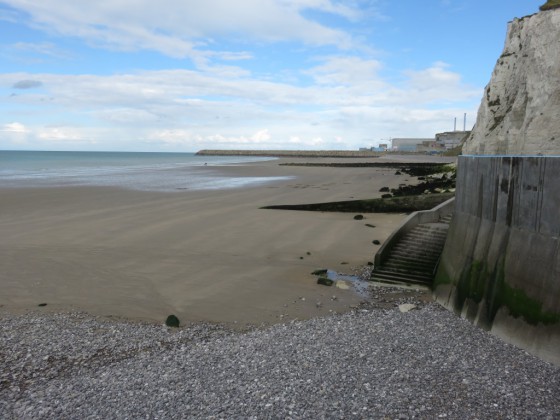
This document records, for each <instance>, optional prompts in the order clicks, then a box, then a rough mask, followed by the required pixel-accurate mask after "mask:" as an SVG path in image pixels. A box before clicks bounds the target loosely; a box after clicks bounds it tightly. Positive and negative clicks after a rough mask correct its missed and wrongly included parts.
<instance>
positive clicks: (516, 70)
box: [463, 8, 560, 155]
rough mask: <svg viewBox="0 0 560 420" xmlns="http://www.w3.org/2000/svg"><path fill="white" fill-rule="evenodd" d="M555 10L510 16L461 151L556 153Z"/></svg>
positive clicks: (558, 59)
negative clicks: (489, 78)
mask: <svg viewBox="0 0 560 420" xmlns="http://www.w3.org/2000/svg"><path fill="white" fill-rule="evenodd" d="M559 115H560V9H558V8H556V9H551V10H546V11H542V12H540V13H537V14H535V15H531V16H527V17H525V18H523V19H515V20H513V21H512V22H510V24H509V27H508V33H507V39H506V43H505V47H504V51H503V53H502V55H501V56H500V58H499V59H498V62H497V64H496V67H495V69H494V72H493V74H492V78H491V80H490V83H489V84H488V86H487V87H486V89H485V93H484V97H483V99H482V103H481V105H480V108H479V111H478V116H477V121H476V125H475V127H474V129H473V131H472V133H471V135H470V136H469V137H468V139H467V141H466V142H465V145H464V147H463V154H473V155H484V154H491V155H497V154H508V155H513V154H514V155H535V154H542V155H557V154H560V118H559Z"/></svg>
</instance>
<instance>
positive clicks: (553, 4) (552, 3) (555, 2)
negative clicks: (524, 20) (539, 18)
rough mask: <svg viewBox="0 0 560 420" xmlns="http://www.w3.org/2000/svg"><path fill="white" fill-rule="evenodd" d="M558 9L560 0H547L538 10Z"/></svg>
mask: <svg viewBox="0 0 560 420" xmlns="http://www.w3.org/2000/svg"><path fill="white" fill-rule="evenodd" d="M558 7H560V0H548V1H547V2H546V3H545V4H543V5H542V6H541V7H539V9H540V10H551V9H556V8H558Z"/></svg>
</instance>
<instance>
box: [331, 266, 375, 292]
mask: <svg viewBox="0 0 560 420" xmlns="http://www.w3.org/2000/svg"><path fill="white" fill-rule="evenodd" d="M327 278H328V279H330V280H332V281H334V284H333V286H334V287H337V288H339V289H342V290H347V289H350V288H351V289H353V290H354V292H356V293H357V294H358V295H359V296H361V297H363V298H369V297H370V296H369V282H368V281H366V280H362V279H361V278H360V277H358V276H352V275H348V274H340V273H338V272H336V271H334V270H327Z"/></svg>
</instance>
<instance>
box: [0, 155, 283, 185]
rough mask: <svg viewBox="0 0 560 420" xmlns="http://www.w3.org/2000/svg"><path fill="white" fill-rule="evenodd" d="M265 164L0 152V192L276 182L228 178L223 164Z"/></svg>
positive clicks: (200, 158) (222, 159) (248, 159)
mask: <svg viewBox="0 0 560 420" xmlns="http://www.w3.org/2000/svg"><path fill="white" fill-rule="evenodd" d="M263 160H269V158H261V157H243V156H239V157H238V156H225V157H222V156H196V155H194V154H193V153H129V152H27V151H25V152H24V151H0V187H52V186H77V185H96V186H113V187H122V188H129V189H137V190H148V191H181V190H185V189H187V190H205V189H225V188H237V187H243V186H249V185H257V184H262V183H266V182H271V181H275V180H279V179H282V178H278V177H264V178H260V177H259V178H257V177H235V178H232V177H227V176H225V175H224V172H223V171H221V170H220V168H221V167H223V166H227V165H234V164H236V165H238V164H243V163H251V162H258V161H263Z"/></svg>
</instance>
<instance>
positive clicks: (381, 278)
mask: <svg viewBox="0 0 560 420" xmlns="http://www.w3.org/2000/svg"><path fill="white" fill-rule="evenodd" d="M371 280H372V281H378V282H382V283H392V284H410V283H413V284H422V285H427V286H429V285H431V283H432V279H431V278H430V279H419V278H415V277H411V276H405V275H400V274H398V273H390V272H373V273H372V275H371Z"/></svg>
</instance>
